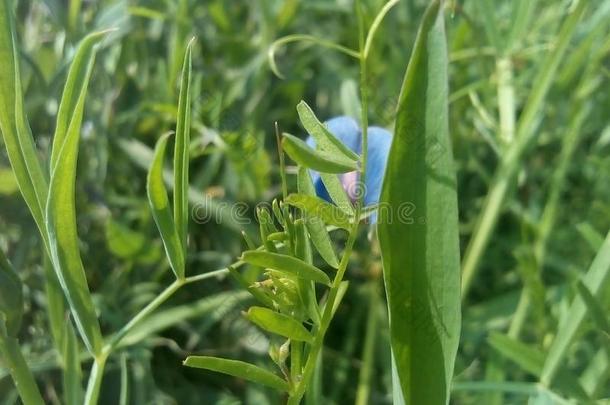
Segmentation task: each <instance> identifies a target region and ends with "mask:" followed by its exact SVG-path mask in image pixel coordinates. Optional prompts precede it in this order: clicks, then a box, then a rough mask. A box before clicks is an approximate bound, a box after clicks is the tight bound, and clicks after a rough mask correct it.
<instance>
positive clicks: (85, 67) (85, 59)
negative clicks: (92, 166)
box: [50, 31, 107, 173]
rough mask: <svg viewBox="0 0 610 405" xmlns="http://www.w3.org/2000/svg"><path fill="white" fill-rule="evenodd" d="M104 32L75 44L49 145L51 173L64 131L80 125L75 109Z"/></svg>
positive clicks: (80, 105) (78, 107)
mask: <svg viewBox="0 0 610 405" xmlns="http://www.w3.org/2000/svg"><path fill="white" fill-rule="evenodd" d="M106 33H107V32H105V31H103V32H95V33H93V34H90V35H87V36H86V37H85V38H84V39H83V40H82V42H81V43H80V44H79V46H78V51H77V52H76V55H74V60H73V61H72V64H71V65H70V70H69V71H68V77H67V79H66V85H65V87H64V90H63V93H62V96H61V102H60V103H59V109H58V111H57V123H56V125H55V134H54V136H53V148H52V150H51V162H50V166H51V173H53V169H54V168H55V165H56V164H57V159H59V155H60V153H61V148H62V146H63V144H64V142H65V140H66V137H67V136H68V131H69V130H70V128H71V127H72V126H73V127H74V128H80V127H81V122H82V119H83V115H82V112H81V113H79V112H78V111H79V110H82V109H83V106H84V104H85V97H86V95H87V86H88V84H89V77H90V76H91V69H92V67H93V59H94V55H95V48H96V45H97V44H98V42H99V41H100V40H101V39H102V38H103V36H104V35H105V34H106ZM75 112H77V113H75Z"/></svg>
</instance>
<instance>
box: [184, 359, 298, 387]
mask: <svg viewBox="0 0 610 405" xmlns="http://www.w3.org/2000/svg"><path fill="white" fill-rule="evenodd" d="M183 364H184V365H185V366H187V367H194V368H203V369H206V370H211V371H217V372H219V373H224V374H228V375H232V376H233V377H238V378H243V379H244V380H249V381H252V382H255V383H257V384H262V385H266V386H268V387H271V388H274V389H276V390H278V391H288V388H289V387H288V383H287V382H286V381H284V380H282V379H281V378H280V377H278V376H276V375H275V374H273V373H272V372H270V371H267V370H265V369H263V368H260V367H258V366H255V365H254V364H250V363H245V362H243V361H239V360H229V359H222V358H219V357H208V356H189V357H187V358H186V360H184V363H183Z"/></svg>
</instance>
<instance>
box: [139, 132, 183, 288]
mask: <svg viewBox="0 0 610 405" xmlns="http://www.w3.org/2000/svg"><path fill="white" fill-rule="evenodd" d="M169 136H170V134H166V135H164V136H162V137H161V138H160V139H159V141H158V142H157V146H156V147H155V157H154V159H153V162H152V165H151V167H150V171H149V172H148V178H147V182H146V188H147V191H148V202H149V203H150V208H151V210H152V214H153V218H154V219H155V223H156V224H157V228H158V229H159V233H160V234H161V239H162V240H163V246H165V253H166V255H167V258H168V260H169V264H170V266H171V267H172V270H173V271H174V274H175V275H176V278H178V279H182V278H184V250H183V249H182V244H181V242H180V236H179V235H178V232H177V230H176V226H175V224H174V219H173V218H172V212H171V207H170V205H169V199H168V198H167V189H166V188H165V183H164V181H163V161H164V160H165V149H166V146H167V139H168V138H169Z"/></svg>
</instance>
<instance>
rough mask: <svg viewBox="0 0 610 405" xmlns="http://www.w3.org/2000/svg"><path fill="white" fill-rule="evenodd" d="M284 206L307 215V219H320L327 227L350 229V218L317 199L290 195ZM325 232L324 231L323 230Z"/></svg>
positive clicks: (301, 195)
mask: <svg viewBox="0 0 610 405" xmlns="http://www.w3.org/2000/svg"><path fill="white" fill-rule="evenodd" d="M285 202H286V204H289V205H292V206H293V207H297V208H299V209H300V210H303V211H304V212H305V213H307V214H309V216H308V223H309V218H313V217H316V218H320V219H321V220H322V221H324V222H326V223H327V224H329V225H334V226H337V227H339V228H344V229H350V228H351V227H352V218H351V217H350V216H349V215H348V214H346V213H345V211H343V210H341V209H340V208H339V207H337V206H336V205H333V204H329V203H327V202H326V201H324V200H323V199H321V198H319V197H314V196H311V195H304V194H290V195H289V196H288V197H286V201H285ZM324 232H326V230H324Z"/></svg>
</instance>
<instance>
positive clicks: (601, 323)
mask: <svg viewBox="0 0 610 405" xmlns="http://www.w3.org/2000/svg"><path fill="white" fill-rule="evenodd" d="M576 288H577V289H578V293H579V294H580V296H581V297H582V300H583V301H584V303H585V305H586V306H587V310H588V311H589V313H590V315H591V318H592V319H593V321H594V322H595V324H596V325H597V328H598V329H599V330H600V331H602V332H604V333H606V334H607V335H610V320H608V315H607V314H606V311H605V310H604V308H603V307H602V304H601V303H600V302H599V300H598V299H597V298H596V297H595V296H594V295H593V293H592V292H591V290H589V289H588V288H587V286H586V285H585V283H583V282H582V281H579V282H578V284H576Z"/></svg>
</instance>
